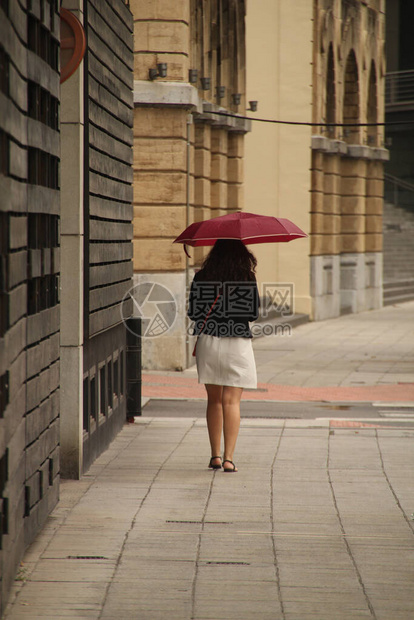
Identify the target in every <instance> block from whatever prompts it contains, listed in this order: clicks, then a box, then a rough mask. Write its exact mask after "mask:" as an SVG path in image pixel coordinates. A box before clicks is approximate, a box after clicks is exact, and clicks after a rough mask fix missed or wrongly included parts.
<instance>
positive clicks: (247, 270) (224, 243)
mask: <svg viewBox="0 0 414 620" xmlns="http://www.w3.org/2000/svg"><path fill="white" fill-rule="evenodd" d="M256 265H257V260H256V257H255V256H254V255H253V254H252V253H251V252H249V250H248V249H247V248H246V246H245V245H244V243H243V242H242V241H239V240H238V239H218V240H217V241H216V243H215V244H214V245H213V247H212V248H211V250H210V252H209V254H208V255H207V256H206V258H205V259H204V262H203V265H202V268H201V271H200V272H199V273H200V280H206V281H213V282H248V281H254V280H255V275H254V274H255V270H256Z"/></svg>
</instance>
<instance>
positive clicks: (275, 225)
mask: <svg viewBox="0 0 414 620" xmlns="http://www.w3.org/2000/svg"><path fill="white" fill-rule="evenodd" d="M301 237H307V234H306V233H304V232H303V230H301V229H300V228H299V227H298V226H296V225H295V224H293V222H291V221H290V220H288V219H286V218H283V217H273V216H270V215H256V214H255V213H245V212H237V213H229V214H228V215H222V216H220V217H213V218H212V219H211V220H205V221H204V222H194V224H190V226H188V228H186V229H185V230H184V232H182V233H181V235H179V237H177V239H175V240H174V243H184V244H185V245H191V246H193V247H195V246H200V245H214V244H215V242H216V241H217V239H239V240H240V241H243V243H244V244H245V245H251V244H253V243H271V242H276V243H280V242H282V241H292V240H293V239H300V238H301Z"/></svg>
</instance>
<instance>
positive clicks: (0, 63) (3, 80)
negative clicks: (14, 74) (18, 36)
mask: <svg viewBox="0 0 414 620" xmlns="http://www.w3.org/2000/svg"><path fill="white" fill-rule="evenodd" d="M9 67H10V59H9V57H8V55H7V54H6V52H5V51H4V49H3V48H2V47H0V91H1V92H2V93H4V94H5V95H7V96H8V95H9Z"/></svg>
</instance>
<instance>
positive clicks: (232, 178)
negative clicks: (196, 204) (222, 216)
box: [227, 131, 249, 211]
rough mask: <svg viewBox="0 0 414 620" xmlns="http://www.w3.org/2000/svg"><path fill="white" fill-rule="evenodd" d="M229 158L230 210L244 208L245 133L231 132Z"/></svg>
mask: <svg viewBox="0 0 414 620" xmlns="http://www.w3.org/2000/svg"><path fill="white" fill-rule="evenodd" d="M227 158H228V159H227V179H228V186H227V204H228V208H229V210H231V211H233V210H237V211H240V210H242V209H243V208H244V191H243V183H244V135H242V134H240V133H236V132H233V131H230V132H229V135H228V148H227ZM247 211H249V209H247Z"/></svg>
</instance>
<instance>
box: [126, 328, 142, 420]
mask: <svg viewBox="0 0 414 620" xmlns="http://www.w3.org/2000/svg"><path fill="white" fill-rule="evenodd" d="M126 327H127V338H126V342H127V352H126V396H127V400H126V418H127V421H128V422H133V421H134V417H135V416H139V415H142V407H141V395H142V339H141V333H142V332H141V327H142V323H141V318H140V317H131V318H129V319H128V320H127V321H126Z"/></svg>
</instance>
